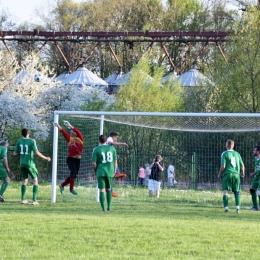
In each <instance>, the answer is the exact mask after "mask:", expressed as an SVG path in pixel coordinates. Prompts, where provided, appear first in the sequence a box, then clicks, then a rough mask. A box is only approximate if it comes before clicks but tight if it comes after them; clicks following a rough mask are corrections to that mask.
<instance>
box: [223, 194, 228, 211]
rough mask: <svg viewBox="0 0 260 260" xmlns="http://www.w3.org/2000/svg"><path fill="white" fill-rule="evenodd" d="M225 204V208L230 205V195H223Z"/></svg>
mask: <svg viewBox="0 0 260 260" xmlns="http://www.w3.org/2000/svg"><path fill="white" fill-rule="evenodd" d="M223 204H224V208H225V207H228V195H223Z"/></svg>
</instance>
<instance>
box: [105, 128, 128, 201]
mask: <svg viewBox="0 0 260 260" xmlns="http://www.w3.org/2000/svg"><path fill="white" fill-rule="evenodd" d="M118 136H119V134H118V133H117V132H115V131H111V132H110V133H109V137H108V138H107V141H106V142H107V144H108V145H113V146H118V145H123V146H128V144H127V143H122V142H118V141H117V138H118ZM116 168H118V165H116ZM111 187H112V186H111ZM111 192H112V197H118V194H117V193H115V192H113V190H112V188H111Z"/></svg>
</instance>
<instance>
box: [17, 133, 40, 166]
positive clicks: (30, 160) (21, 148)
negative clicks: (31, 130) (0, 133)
mask: <svg viewBox="0 0 260 260" xmlns="http://www.w3.org/2000/svg"><path fill="white" fill-rule="evenodd" d="M37 150H38V149H37V145H36V142H35V140H34V139H31V138H21V139H19V140H18V141H17V143H16V144H15V148H14V152H15V153H18V154H20V167H25V168H30V167H32V166H34V165H35V162H34V153H35V152H36V151H37Z"/></svg>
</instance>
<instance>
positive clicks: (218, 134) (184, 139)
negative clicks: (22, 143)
mask: <svg viewBox="0 0 260 260" xmlns="http://www.w3.org/2000/svg"><path fill="white" fill-rule="evenodd" d="M57 112H58V111H57ZM64 112H65V111H64ZM71 113H73V112H70V114H67V115H66V114H59V116H58V121H59V124H61V125H62V126H63V127H64V124H63V120H67V121H69V122H70V123H71V124H72V125H73V126H76V127H77V128H78V129H79V130H80V131H81V132H82V134H83V136H84V150H83V155H82V159H81V166H80V172H79V174H78V179H77V182H78V184H79V185H86V186H87V185H93V187H94V186H95V185H96V177H95V175H94V172H93V169H92V164H91V156H92V151H93V148H95V147H96V146H98V137H99V135H100V125H101V114H100V113H101V112H99V114H95V112H93V113H92V114H84V112H82V114H76V113H75V114H74V115H73V114H71ZM104 113H105V112H104ZM111 113H112V112H111ZM130 114H131V113H130ZM259 126H260V117H258V115H257V114H256V115H255V116H252V115H250V116H248V114H244V116H243V114H238V115H235V114H234V116H215V115H214V114H212V115H208V116H203V115H201V116H199V115H198V114H196V115H194V114H192V113H190V114H186V115H185V116H176V115H171V116H169V115H167V116H165V115H161V114H160V113H154V115H143V114H142V113H141V114H140V115H138V113H135V114H133V115H112V114H109V115H106V114H105V115H104V118H103V133H104V134H106V135H107V136H108V135H109V133H110V132H111V131H116V132H118V133H119V137H118V141H119V142H126V143H127V144H128V147H125V146H117V147H116V149H117V154H118V156H119V159H118V165H119V169H120V172H122V173H125V174H126V175H127V178H126V179H122V180H115V185H117V184H124V185H133V186H136V185H138V184H139V182H138V166H139V165H142V166H143V167H144V165H145V164H146V163H149V164H151V163H152V161H153V159H154V157H155V155H156V154H161V155H162V157H163V161H164V165H165V170H164V173H163V183H162V188H163V189H164V188H167V189H168V188H169V185H168V179H167V167H168V162H169V161H172V162H173V165H174V168H175V173H176V180H177V182H178V183H177V184H176V185H175V187H177V188H181V189H182V188H186V189H187V188H195V189H196V188H197V189H216V188H220V187H221V186H220V180H219V179H218V178H217V175H218V171H219V168H220V155H221V153H222V152H223V151H224V150H225V143H226V140H227V139H233V140H234V141H235V150H237V151H238V152H239V153H240V154H241V156H242V158H243V161H244V163H245V166H246V177H245V178H244V179H243V180H242V186H244V187H246V188H247V187H248V185H249V183H250V181H251V180H250V179H249V173H250V172H252V171H253V170H254V166H253V163H252V159H253V157H252V150H253V148H254V146H256V145H258V144H259V141H260V140H259ZM67 130H68V129H67ZM68 131H69V130H68ZM67 153H68V145H67V143H66V141H65V139H64V138H63V136H62V134H61V133H59V134H58V150H57V181H58V182H61V181H63V180H64V179H65V178H66V177H67V176H69V170H68V167H67V164H66V158H67Z"/></svg>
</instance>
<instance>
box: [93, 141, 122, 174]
mask: <svg viewBox="0 0 260 260" xmlns="http://www.w3.org/2000/svg"><path fill="white" fill-rule="evenodd" d="M116 158H117V156H116V149H115V147H114V146H111V145H100V146H98V147H96V148H95V149H94V150H93V153H92V162H95V163H96V164H97V168H96V176H97V177H102V176H106V177H114V174H115V161H116V160H117V159H116Z"/></svg>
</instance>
